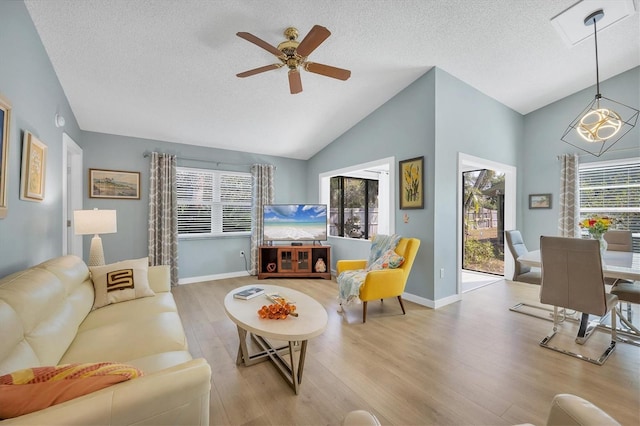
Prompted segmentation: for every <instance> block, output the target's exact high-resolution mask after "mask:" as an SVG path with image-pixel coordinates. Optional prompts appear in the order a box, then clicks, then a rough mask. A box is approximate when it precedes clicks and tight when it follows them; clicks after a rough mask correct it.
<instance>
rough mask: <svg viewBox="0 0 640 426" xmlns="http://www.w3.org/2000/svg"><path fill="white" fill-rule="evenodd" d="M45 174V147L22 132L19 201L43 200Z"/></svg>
mask: <svg viewBox="0 0 640 426" xmlns="http://www.w3.org/2000/svg"><path fill="white" fill-rule="evenodd" d="M46 172H47V146H46V145H45V144H44V143H42V141H40V139H38V138H37V137H35V136H34V135H33V134H32V133H31V132H24V140H23V141H22V168H21V169H20V199H21V200H26V201H42V200H44V183H45V177H46Z"/></svg>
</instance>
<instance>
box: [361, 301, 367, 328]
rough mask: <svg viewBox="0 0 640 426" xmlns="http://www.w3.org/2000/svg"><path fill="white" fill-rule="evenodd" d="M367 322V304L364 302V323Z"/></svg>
mask: <svg viewBox="0 0 640 426" xmlns="http://www.w3.org/2000/svg"><path fill="white" fill-rule="evenodd" d="M365 322H367V302H362V323H363V324H364V323H365Z"/></svg>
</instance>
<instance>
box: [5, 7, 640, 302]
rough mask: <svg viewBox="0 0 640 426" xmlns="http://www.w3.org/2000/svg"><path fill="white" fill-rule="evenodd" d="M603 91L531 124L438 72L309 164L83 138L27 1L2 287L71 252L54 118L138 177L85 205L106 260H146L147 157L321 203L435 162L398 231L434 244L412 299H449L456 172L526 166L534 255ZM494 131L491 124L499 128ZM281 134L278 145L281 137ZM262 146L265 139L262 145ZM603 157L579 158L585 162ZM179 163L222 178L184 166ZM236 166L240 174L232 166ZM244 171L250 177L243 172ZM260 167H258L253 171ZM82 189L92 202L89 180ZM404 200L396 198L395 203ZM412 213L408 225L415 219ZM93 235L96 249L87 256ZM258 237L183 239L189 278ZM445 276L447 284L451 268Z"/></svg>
mask: <svg viewBox="0 0 640 426" xmlns="http://www.w3.org/2000/svg"><path fill="white" fill-rule="evenodd" d="M601 87H602V93H603V94H604V95H605V96H607V97H610V98H612V99H615V100H617V101H620V102H623V103H625V104H628V105H632V106H635V107H637V106H638V105H640V67H637V68H635V69H633V70H630V71H627V72H625V73H623V74H620V75H619V76H616V77H613V78H611V79H609V80H606V81H603V82H602V83H601ZM594 90H595V89H594V88H589V89H585V90H584V91H581V92H579V93H576V94H574V95H572V96H569V97H567V98H565V99H562V100H560V101H558V102H555V103H553V104H551V105H549V106H547V107H545V108H542V109H540V110H538V111H534V112H532V113H530V114H527V115H526V116H524V117H523V116H521V115H520V114H518V113H516V112H514V111H512V110H510V109H509V108H507V107H505V106H504V105H501V104H500V103H498V102H497V101H495V100H493V99H491V98H489V97H487V96H485V95H484V94H482V93H480V92H479V91H477V90H476V89H474V88H472V87H470V86H469V85H467V84H466V83H464V82H462V81H460V80H458V79H456V78H455V77H453V76H451V75H449V74H448V73H447V72H445V71H444V70H441V69H437V68H434V69H432V70H431V71H429V72H427V73H426V74H425V75H423V76H422V77H420V78H419V79H417V80H416V81H415V82H414V83H412V84H411V85H410V86H409V87H407V88H406V89H404V90H403V91H401V92H400V93H399V94H398V95H397V96H395V97H394V98H392V99H391V100H389V101H388V102H387V103H386V104H384V105H383V106H381V107H380V108H378V109H377V110H376V111H374V112H373V113H372V114H371V115H369V116H368V117H366V118H365V119H363V120H362V121H361V122H360V123H358V124H357V125H355V126H354V127H353V128H352V129H350V130H349V131H347V132H346V133H345V134H344V135H342V136H341V137H339V138H338V139H336V141H334V142H333V143H332V144H330V145H329V146H327V147H326V148H324V149H323V150H322V151H320V152H319V153H318V154H317V155H315V156H314V157H313V158H311V159H310V160H309V161H300V160H291V159H285V158H279V157H269V156H258V155H254V154H247V153H241V152H236V151H227V150H216V149H208V148H203V147H196V146H189V145H181V144H173V143H169V142H163V141H153V140H143V139H135V138H128V137H122V136H116V135H106V134H99V133H91V132H84V131H81V130H80V129H79V128H78V125H77V122H76V120H75V118H74V116H73V114H72V112H71V109H70V107H69V104H68V102H67V99H66V97H65V95H64V92H63V91H62V88H61V87H60V84H59V82H58V79H57V77H56V75H55V73H54V71H53V67H52V66H51V63H50V61H49V59H48V57H47V55H46V52H45V50H44V48H43V46H42V43H41V42H40V39H39V37H38V34H37V32H36V30H35V28H34V27H33V24H32V22H31V18H30V17H29V15H28V12H27V10H26V8H25V6H24V4H23V3H22V2H21V1H0V93H2V94H3V95H4V96H5V97H7V98H8V99H9V100H10V101H11V102H12V104H13V111H12V112H13V116H12V122H11V128H12V131H11V137H10V151H9V156H8V160H9V167H8V207H9V212H8V217H7V218H6V219H2V220H0V276H3V275H6V274H8V273H11V272H14V271H16V270H19V269H22V268H24V267H28V266H31V265H34V264H36V263H38V262H41V261H43V260H46V259H48V258H51V257H54V256H58V255H60V254H62V232H63V227H62V223H63V220H62V195H61V194H62V188H61V182H62V129H58V128H56V127H55V126H54V124H53V117H54V115H55V114H56V112H58V113H60V114H62V115H63V116H64V117H65V118H66V121H67V124H66V125H65V128H64V130H65V131H66V132H67V133H68V134H69V135H70V136H71V137H72V138H73V139H74V140H75V141H76V142H77V143H78V145H80V146H81V147H82V149H83V155H84V168H85V170H84V176H86V175H87V170H88V169H89V168H104V169H116V170H129V171H139V172H140V173H141V182H142V198H141V200H139V201H133V200H98V199H89V198H86V195H85V199H84V207H85V208H93V207H98V208H114V209H116V210H117V211H118V233H117V234H109V235H104V236H103V242H104V248H105V255H106V258H107V261H108V262H111V261H116V260H120V259H125V258H133V257H142V256H146V253H147V225H146V221H147V214H148V186H147V185H148V184H147V182H148V169H149V160H148V159H146V158H143V153H144V152H145V151H152V150H158V151H162V152H171V153H176V154H178V157H183V158H206V159H211V160H212V161H216V162H221V163H232V164H251V163H255V162H260V163H271V164H274V165H276V167H277V172H276V188H277V189H276V202H281V203H286V202H314V201H317V199H318V174H319V173H323V172H326V171H330V170H335V169H339V168H343V167H348V166H352V165H355V164H361V163H365V162H368V161H372V160H377V159H380V158H384V157H391V156H394V157H395V158H396V161H399V160H403V159H407V158H413V157H418V156H424V157H425V168H426V174H425V185H426V188H425V191H426V197H425V198H426V199H425V208H424V209H422V210H399V209H398V205H397V200H394V202H395V203H396V205H395V208H396V218H395V228H396V232H398V233H400V234H402V235H411V236H416V237H418V238H420V239H421V240H422V246H421V248H420V252H419V254H418V259H417V261H416V263H415V264H414V270H413V272H412V274H411V278H410V280H409V283H408V286H407V291H408V292H409V293H411V294H414V295H416V296H419V297H422V298H425V299H429V300H434V301H437V300H440V299H444V298H447V297H448V296H451V295H453V294H455V291H456V282H455V274H454V273H448V271H451V272H453V271H455V268H456V263H455V262H456V260H455V259H456V238H455V237H454V236H455V235H456V190H457V188H456V182H457V176H456V173H457V172H456V170H457V154H458V152H463V153H466V154H470V155H473V156H477V157H482V158H485V159H488V160H492V161H497V162H500V163H504V164H508V165H513V166H516V167H517V168H518V182H517V188H518V213H517V226H518V228H520V229H522V230H523V233H524V236H525V239H526V241H527V244H528V245H529V246H531V248H537V239H538V237H539V235H541V234H555V233H556V226H557V215H558V214H557V199H558V188H559V181H560V177H559V176H560V175H559V173H560V172H559V165H558V162H557V159H556V156H557V155H558V154H561V153H565V152H572V150H571V149H570V148H571V147H570V146H568V145H566V144H563V143H562V142H560V140H559V138H560V135H561V134H562V132H563V131H564V129H565V128H566V126H567V125H568V123H569V122H570V121H571V120H572V119H573V118H574V117H575V115H576V114H577V113H578V112H579V111H581V110H582V109H583V108H584V107H585V106H586V104H587V103H588V102H589V101H590V100H591V99H592V98H593V95H594V93H595V92H594ZM487 123H490V124H487ZM25 130H28V131H31V132H32V133H34V134H35V135H36V136H38V137H39V138H40V139H41V140H42V141H43V142H45V143H46V144H47V146H48V149H49V151H48V159H47V177H46V194H45V200H44V202H42V203H34V202H28V201H21V200H19V197H18V194H19V187H20V158H21V145H22V136H23V133H24V131H25ZM639 132H640V131H639V128H638V127H636V128H635V129H634V130H633V131H632V132H630V133H629V134H628V135H626V136H625V138H623V139H622V140H621V141H620V142H619V143H618V144H617V145H616V147H615V151H614V152H612V153H610V154H606V155H605V156H603V157H602V158H601V159H602V160H610V159H615V158H628V157H637V156H640V135H639ZM275 137H276V135H274V138H275ZM258 142H264V141H256V143H258ZM594 160H596V159H595V158H589V157H586V156H583V157H581V159H580V161H583V162H586V161H594ZM179 165H184V166H192V167H203V168H207V167H211V168H215V166H214V165H212V164H207V163H202V162H193V161H186V160H182V161H179ZM224 168H225V169H229V166H227V165H225V166H224ZM230 169H232V170H241V169H242V168H240V169H239V168H237V167H236V168H234V167H231V168H230ZM245 170H248V168H245ZM83 192H84V193H85V194H87V188H86V182H85V188H84V189H83ZM546 192H551V193H552V194H553V197H554V203H553V208H552V209H550V210H533V211H531V210H528V209H527V198H528V194H530V193H546ZM396 198H397V197H396ZM404 213H407V214H408V216H409V221H408V223H405V222H404V221H403V217H402V216H403V214H404ZM89 239H90V237H86V239H85V251H88V245H89ZM330 243H331V244H332V246H333V254H332V263H333V265H335V261H336V260H337V259H340V258H356V257H364V256H366V254H367V252H368V245H367V244H366V243H365V242H362V241H353V240H340V239H332V241H330ZM248 248H249V240H248V238H224V239H202V240H184V241H181V242H180V244H179V251H180V277H181V278H190V277H199V276H208V275H223V274H227V273H234V272H240V271H242V270H244V265H243V262H241V260H240V258H239V257H238V251H239V250H245V251H248ZM440 268H444V269H445V271H447V273H445V277H444V278H442V279H441V278H440V277H439V274H436V273H435V271H439V270H440Z"/></svg>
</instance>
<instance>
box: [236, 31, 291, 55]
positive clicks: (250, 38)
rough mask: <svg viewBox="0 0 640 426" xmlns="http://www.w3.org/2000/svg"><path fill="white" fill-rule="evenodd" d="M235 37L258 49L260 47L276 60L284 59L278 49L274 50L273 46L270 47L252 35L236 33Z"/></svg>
mask: <svg viewBox="0 0 640 426" xmlns="http://www.w3.org/2000/svg"><path fill="white" fill-rule="evenodd" d="M236 35H237V36H238V37H240V38H243V39H245V40H247V41H248V42H251V43H253V44H255V45H256V46H258V47H262V48H263V49H264V50H266V51H267V52H269V53H271V54H273V55H275V56H277V57H278V58H284V54H283V53H282V52H281V51H279V50H278V49H276V48H275V47H274V46H272V45H270V44H269V43H267V42H266V41H264V40H262V39H260V38H258V37H256V36H254V35H253V34H250V33H245V32H240V33H236Z"/></svg>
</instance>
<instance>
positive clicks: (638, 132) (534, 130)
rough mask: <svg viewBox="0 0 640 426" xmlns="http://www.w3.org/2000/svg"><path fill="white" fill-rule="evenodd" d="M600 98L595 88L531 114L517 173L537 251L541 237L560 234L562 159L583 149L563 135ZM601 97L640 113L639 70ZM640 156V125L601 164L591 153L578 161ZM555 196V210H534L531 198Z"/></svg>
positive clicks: (525, 231) (525, 226)
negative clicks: (588, 106) (569, 143)
mask: <svg viewBox="0 0 640 426" xmlns="http://www.w3.org/2000/svg"><path fill="white" fill-rule="evenodd" d="M595 93H596V89H595V87H590V88H588V89H585V90H582V91H580V92H578V93H575V94H573V95H571V96H569V97H566V98H564V99H561V100H559V101H557V102H554V103H552V104H550V105H547V106H546V107H544V108H541V109H539V110H537V111H534V112H532V113H529V114H527V115H526V116H525V119H524V158H523V161H522V162H521V167H520V169H519V170H518V173H520V177H522V191H521V192H520V198H521V201H522V203H521V211H522V212H523V219H524V220H523V221H522V222H520V223H521V224H520V228H521V229H522V235H523V238H524V240H525V241H526V244H527V247H528V248H529V249H530V250H531V249H537V248H539V246H540V235H557V228H558V203H559V199H560V195H559V188H560V163H559V161H558V159H557V156H558V155H561V154H567V153H574V152H578V151H579V150H577V149H575V148H574V147H572V146H571V145H568V144H566V143H564V142H562V141H560V137H561V136H562V134H563V132H564V131H565V129H566V128H567V126H568V125H569V123H571V122H572V121H573V120H574V119H575V117H576V116H577V115H578V114H579V113H580V111H582V110H583V109H584V108H585V107H586V106H587V104H589V102H591V101H592V100H593V97H594V95H595ZM600 93H602V95H603V96H606V97H607V98H610V99H613V100H615V101H617V102H620V103H623V104H626V105H630V106H633V107H634V108H640V67H635V68H633V69H631V70H629V71H627V72H624V73H622V74H619V75H617V76H615V77H613V78H610V79H608V80H605V81H603V82H601V83H600ZM631 157H640V122H639V123H638V125H637V126H636V127H635V128H634V129H632V130H631V131H630V132H629V133H627V134H626V135H625V136H624V137H623V138H622V139H620V141H619V142H617V143H616V144H615V145H614V146H613V148H611V150H610V151H609V152H607V153H606V154H604V155H603V156H602V157H600V158H599V159H598V158H596V157H594V156H592V155H589V154H586V155H580V157H579V162H581V163H587V162H593V161H602V160H616V159H620V158H631ZM539 193H551V194H552V208H551V209H550V210H529V209H528V194H539Z"/></svg>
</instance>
